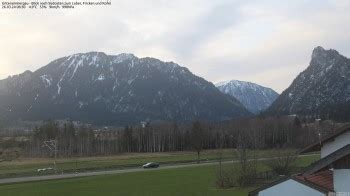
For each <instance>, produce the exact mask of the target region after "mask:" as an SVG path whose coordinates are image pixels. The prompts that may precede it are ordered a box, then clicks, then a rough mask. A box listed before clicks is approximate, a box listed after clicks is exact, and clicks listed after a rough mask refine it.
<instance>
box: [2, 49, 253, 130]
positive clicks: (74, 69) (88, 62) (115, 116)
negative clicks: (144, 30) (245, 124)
mask: <svg viewBox="0 0 350 196" xmlns="http://www.w3.org/2000/svg"><path fill="white" fill-rule="evenodd" d="M0 100H1V101H0V118H5V119H7V120H31V121H33V120H45V119H67V118H68V119H72V120H78V121H83V122H90V123H94V124H106V125H126V124H135V123H139V122H140V121H147V120H160V121H169V120H171V121H179V122H186V121H192V120H196V119H197V120H208V121H221V120H227V119H234V118H240V117H246V116H249V115H251V113H250V112H249V111H248V110H246V109H245V107H244V106H243V105H242V104H241V103H240V102H239V101H238V100H237V99H235V98H234V97H231V96H229V95H225V94H223V93H221V92H220V91H219V90H218V89H217V88H216V87H215V86H214V85H213V84H212V83H210V82H208V81H206V80H204V79H203V78H201V77H198V76H196V75H194V74H192V73H191V72H190V71H189V70H188V69H187V68H185V67H181V66H179V65H178V64H176V63H173V62H163V61H161V60H158V59H155V58H149V57H147V58H138V57H136V56H134V55H133V54H119V55H106V54H105V53H101V52H90V53H81V54H74V55H70V56H66V57H62V58H59V59H56V60H54V61H52V62H50V63H49V64H48V65H46V66H44V67H42V68H40V69H38V70H36V71H35V72H31V71H26V72H24V73H22V74H19V75H15V76H12V77H8V78H7V79H4V80H0Z"/></svg>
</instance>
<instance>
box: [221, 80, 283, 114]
mask: <svg viewBox="0 0 350 196" xmlns="http://www.w3.org/2000/svg"><path fill="white" fill-rule="evenodd" d="M215 86H216V87H217V88H218V89H219V90H220V91H221V92H223V93H226V94H229V95H231V96H233V97H235V98H236V99H237V100H238V101H240V102H241V103H242V104H243V105H244V106H245V107H246V108H247V109H248V110H249V111H250V112H252V113H255V114H257V113H259V112H261V111H264V110H265V109H266V108H268V107H269V106H270V105H271V104H272V102H273V101H275V99H276V98H277V97H278V93H276V92H275V91H274V90H272V89H271V88H267V87H263V86H260V85H258V84H254V83H251V82H244V81H239V80H231V81H227V82H220V83H217V84H216V85H215Z"/></svg>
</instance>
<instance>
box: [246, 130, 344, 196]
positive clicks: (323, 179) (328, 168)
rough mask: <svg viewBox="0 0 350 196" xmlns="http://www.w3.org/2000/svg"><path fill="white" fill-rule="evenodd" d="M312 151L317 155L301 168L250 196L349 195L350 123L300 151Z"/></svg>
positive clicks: (253, 192) (302, 152)
mask: <svg viewBox="0 0 350 196" xmlns="http://www.w3.org/2000/svg"><path fill="white" fill-rule="evenodd" d="M316 151H320V152H321V159H320V160H318V161H316V162H315V163H313V164H311V165H310V166H309V167H308V168H307V169H306V170H305V172H303V173H301V174H297V175H293V176H291V177H288V178H285V179H282V180H280V181H277V182H274V183H271V184H268V185H266V186H263V187H260V188H259V189H256V190H254V191H252V192H251V193H250V196H280V195H283V196H295V195H298V196H333V195H334V196H350V124H348V125H345V126H343V127H342V128H340V129H339V130H337V131H336V133H334V134H332V135H330V136H328V137H326V138H324V139H322V140H321V141H320V142H317V143H315V144H312V145H310V146H308V147H306V148H304V149H303V150H301V152H300V153H301V154H304V153H310V152H316Z"/></svg>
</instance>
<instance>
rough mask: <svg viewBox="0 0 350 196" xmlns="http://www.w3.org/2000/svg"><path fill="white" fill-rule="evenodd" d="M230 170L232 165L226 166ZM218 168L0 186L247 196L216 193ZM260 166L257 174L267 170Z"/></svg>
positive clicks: (146, 195) (42, 195)
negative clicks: (216, 172) (229, 167)
mask: <svg viewBox="0 0 350 196" xmlns="http://www.w3.org/2000/svg"><path fill="white" fill-rule="evenodd" d="M317 159H319V156H318V155H316V156H311V157H302V158H299V159H298V161H297V165H298V166H301V167H302V166H307V165H309V164H310V163H311V162H313V161H315V160H317ZM227 166H231V164H227ZM216 168H217V166H198V167H190V168H179V169H166V170H156V171H152V170H147V171H144V172H137V173H126V174H117V175H105V176H95V177H85V178H76V179H64V180H53V181H42V182H31V183H21V184H11V185H2V186H0V195H1V196H47V195H50V196H62V195H66V196H69V195H74V196H92V195H103V196H112V195H113V196H118V195H122V196H124V195H131V196H134V195H135V196H136V195H137V196H139V195H141V196H151V195H152V196H157V195H159V196H168V195H169V196H184V195H193V196H196V195H198V196H206V195H208V196H209V195H210V196H212V195H213V196H215V195H223V196H225V195H234V196H243V195H247V193H248V192H249V190H252V189H253V188H254V187H251V188H246V189H228V190H218V189H216V188H215V171H216ZM266 169H267V168H266V166H264V164H263V163H260V164H259V170H260V171H262V170H266Z"/></svg>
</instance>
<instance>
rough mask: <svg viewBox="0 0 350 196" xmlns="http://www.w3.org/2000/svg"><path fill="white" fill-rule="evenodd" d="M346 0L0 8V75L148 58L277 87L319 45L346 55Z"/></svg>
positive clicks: (131, 0)
mask: <svg viewBox="0 0 350 196" xmlns="http://www.w3.org/2000/svg"><path fill="white" fill-rule="evenodd" d="M349 8H350V3H349V1H346V0H325V1H322V2H321V1H302V0H296V1H290V2H288V3H286V2H281V1H277V0H266V1H265V0H264V1H257V0H254V1H238V0H236V1H233V0H218V1H212V0H186V1H185V0H179V1H170V0H128V1H127V0H118V1H113V2H112V6H111V7H89V8H78V9H73V10H57V11H52V10H49V11H43V10H41V11H28V10H27V11H21V12H17V11H13V10H1V12H0V18H1V20H0V43H1V46H0V66H1V69H0V78H5V77H7V76H8V75H12V74H18V73H21V72H23V71H25V70H32V71H34V70H36V69H38V68H40V67H41V66H44V65H46V64H48V63H49V62H50V61H52V60H54V59H56V58H59V57H62V56H67V55H70V54H73V53H80V52H88V51H104V52H106V53H109V54H117V53H122V52H130V53H134V54H136V55H137V56H140V57H144V56H152V57H156V58H159V59H162V60H165V61H174V62H177V63H179V64H180V65H183V66H186V67H188V68H189V69H190V70H191V71H192V72H193V73H195V74H197V75H199V76H201V77H204V78H205V79H207V80H210V81H213V82H218V81H222V80H230V79H240V80H249V81H253V82H257V83H260V84H263V85H266V86H269V87H272V88H274V89H275V90H277V91H279V92H281V91H283V89H285V88H287V87H288V85H289V84H290V83H291V82H292V80H293V79H294V78H295V77H296V75H297V74H298V73H299V72H301V71H303V69H305V68H306V67H307V65H308V63H309V61H310V55H311V52H312V49H313V48H314V47H315V46H318V45H322V46H324V47H325V48H334V49H337V50H339V52H341V53H342V54H344V55H346V56H350V46H349V45H348V43H349V41H350V34H349V33H348V32H349V30H350V26H349V25H347V24H349V23H350V13H349V12H348V10H349Z"/></svg>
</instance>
